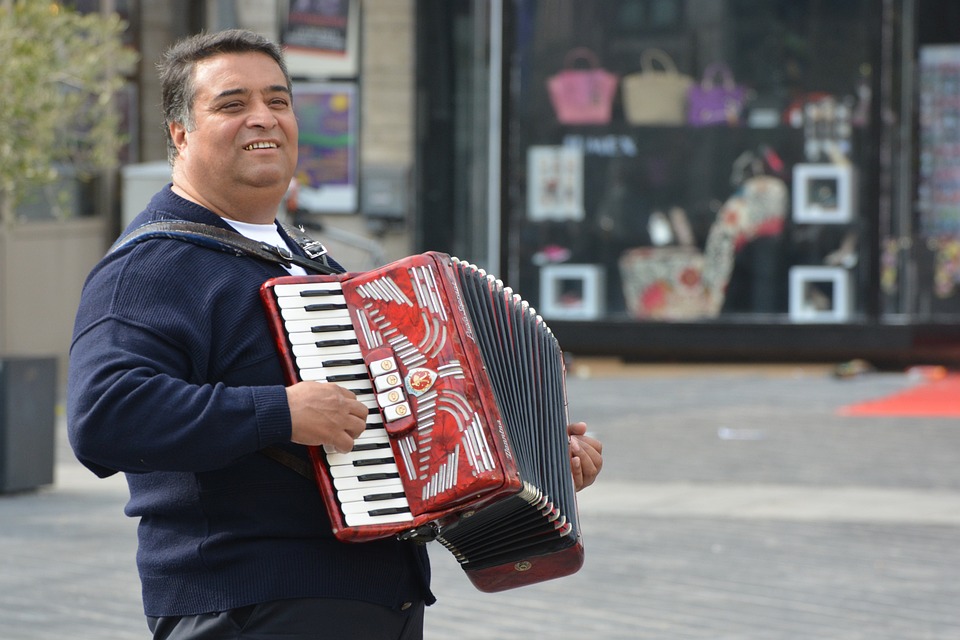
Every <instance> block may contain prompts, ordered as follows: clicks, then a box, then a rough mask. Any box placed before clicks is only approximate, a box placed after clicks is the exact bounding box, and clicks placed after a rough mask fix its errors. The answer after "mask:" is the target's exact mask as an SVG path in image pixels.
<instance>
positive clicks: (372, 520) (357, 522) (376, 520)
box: [343, 513, 413, 527]
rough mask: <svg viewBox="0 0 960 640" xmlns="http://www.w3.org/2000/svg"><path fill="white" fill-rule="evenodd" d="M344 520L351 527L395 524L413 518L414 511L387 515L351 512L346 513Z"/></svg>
mask: <svg viewBox="0 0 960 640" xmlns="http://www.w3.org/2000/svg"><path fill="white" fill-rule="evenodd" d="M343 519H344V522H346V523H347V526H350V527H359V526H364V525H371V524H395V523H397V522H409V521H411V520H413V514H412V513H394V514H390V515H385V516H369V515H367V514H366V513H351V514H347V515H344V518H343Z"/></svg>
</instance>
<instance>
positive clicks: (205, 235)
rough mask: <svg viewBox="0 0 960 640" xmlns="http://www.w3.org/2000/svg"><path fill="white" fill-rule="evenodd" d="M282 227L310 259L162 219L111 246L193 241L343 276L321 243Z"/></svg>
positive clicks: (209, 228) (221, 231)
mask: <svg viewBox="0 0 960 640" xmlns="http://www.w3.org/2000/svg"><path fill="white" fill-rule="evenodd" d="M281 226H282V227H283V230H284V231H285V232H286V233H287V234H289V235H290V237H291V238H292V239H293V241H294V242H296V243H297V244H298V245H299V246H300V247H301V248H302V249H303V250H304V253H306V254H307V256H309V259H308V258H304V257H302V256H299V255H297V254H295V253H293V252H292V251H290V250H289V249H287V248H285V247H283V248H281V247H275V246H273V245H272V244H269V243H267V242H257V241H256V240H251V239H250V238H247V237H246V236H244V235H241V234H239V233H236V232H233V231H227V230H226V229H221V228H220V227H215V226H213V225H209V224H202V223H199V222H189V221H187V220H158V221H156V222H148V223H147V224H145V225H143V226H141V227H137V228H136V229H134V230H132V231H131V232H130V233H128V234H126V235H125V236H122V237H121V238H120V239H119V240H117V241H116V242H115V243H114V244H113V246H112V247H110V252H111V253H112V252H114V251H117V250H118V249H121V248H123V247H127V246H130V245H131V244H136V243H138V242H143V241H144V240H150V239H152V238H171V239H174V240H183V241H185V242H191V243H193V244H196V245H199V246H201V247H207V248H208V249H216V250H219V251H225V252H227V253H232V254H234V255H238V256H241V255H247V256H252V257H254V258H259V259H261V260H266V261H268V262H272V263H274V264H280V265H283V266H284V267H289V266H290V265H291V264H295V265H297V266H299V267H303V268H304V269H306V270H307V271H313V272H315V273H322V274H336V273H341V272H340V270H338V269H336V268H334V267H333V266H332V265H330V263H329V261H328V260H327V250H326V249H325V248H324V246H323V245H322V244H321V243H320V242H318V241H316V240H314V239H313V238H311V237H310V236H308V235H306V234H305V233H304V232H303V231H301V230H299V229H296V228H295V227H292V226H290V225H286V224H283V225H281Z"/></svg>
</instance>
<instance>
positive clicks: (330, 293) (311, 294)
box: [300, 289, 343, 298]
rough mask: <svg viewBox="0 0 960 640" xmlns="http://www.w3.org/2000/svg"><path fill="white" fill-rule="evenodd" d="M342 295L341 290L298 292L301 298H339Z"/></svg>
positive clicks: (307, 290)
mask: <svg viewBox="0 0 960 640" xmlns="http://www.w3.org/2000/svg"><path fill="white" fill-rule="evenodd" d="M340 295H343V291H342V290H341V289H306V290H304V291H301V292H300V297H301V298H316V297H320V296H340Z"/></svg>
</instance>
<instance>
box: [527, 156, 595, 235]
mask: <svg viewBox="0 0 960 640" xmlns="http://www.w3.org/2000/svg"><path fill="white" fill-rule="evenodd" d="M527 216H528V217H529V218H530V220H536V221H540V220H583V217H584V208H583V151H582V150H581V149H579V148H576V147H565V146H533V147H530V148H529V149H527Z"/></svg>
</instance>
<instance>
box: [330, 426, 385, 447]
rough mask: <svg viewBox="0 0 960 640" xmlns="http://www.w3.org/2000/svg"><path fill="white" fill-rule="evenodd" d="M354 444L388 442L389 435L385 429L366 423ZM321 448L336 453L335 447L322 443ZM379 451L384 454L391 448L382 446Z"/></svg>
mask: <svg viewBox="0 0 960 640" xmlns="http://www.w3.org/2000/svg"><path fill="white" fill-rule="evenodd" d="M360 438H363V440H362V441H360ZM354 444H355V445H357V444H363V445H369V444H390V436H388V435H387V431H386V429H384V428H382V427H375V426H370V425H369V424H367V429H366V430H365V431H364V432H363V433H361V434H360V437H359V438H357V440H356V441H354ZM323 450H324V451H325V452H327V453H337V451H336V449H334V448H333V447H331V446H330V445H328V444H325V445H323ZM380 451H383V452H384V453H385V454H390V452H391V451H392V449H390V448H389V447H383V448H381V449H380Z"/></svg>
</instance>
